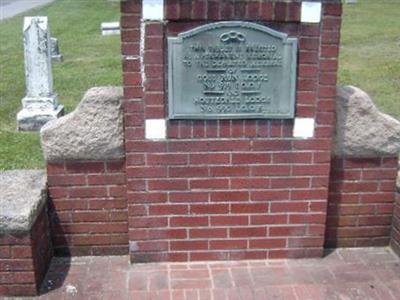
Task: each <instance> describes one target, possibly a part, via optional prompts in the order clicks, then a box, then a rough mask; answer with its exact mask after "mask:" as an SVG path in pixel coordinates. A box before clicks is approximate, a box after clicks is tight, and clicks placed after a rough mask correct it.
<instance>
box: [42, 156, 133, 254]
mask: <svg viewBox="0 0 400 300" xmlns="http://www.w3.org/2000/svg"><path fill="white" fill-rule="evenodd" d="M47 175H48V186H49V195H50V200H51V201H50V223H51V229H52V238H53V244H54V250H55V253H56V255H111V254H126V253H128V235H127V232H128V219H127V204H126V184H125V182H126V178H125V166H124V162H119V161H116V162H67V163H59V164H54V163H49V164H48V165H47Z"/></svg>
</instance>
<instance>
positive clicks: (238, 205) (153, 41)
mask: <svg viewBox="0 0 400 300" xmlns="http://www.w3.org/2000/svg"><path fill="white" fill-rule="evenodd" d="M140 3H141V1H124V2H122V5H121V9H122V17H121V24H122V53H123V55H124V60H123V71H124V94H125V103H124V109H125V139H126V159H127V166H126V167H127V190H128V193H127V196H128V212H129V240H130V249H131V258H132V261H134V262H136V261H168V260H169V261H171V260H177V261H187V260H208V259H246V258H267V257H268V258H275V257H304V256H319V255H321V254H322V247H323V243H324V232H325V219H326V207H327V195H328V190H327V187H328V181H329V170H330V149H331V142H332V132H333V126H334V108H335V102H334V99H335V94H336V71H337V55H338V43H339V29H340V15H341V5H340V3H330V4H327V3H325V4H323V20H322V22H321V23H320V24H308V25H305V24H301V23H299V7H300V5H299V3H297V2H293V3H283V2H276V3H275V2H271V1H268V2H267V1H236V2H234V3H233V2H232V1H166V19H167V22H162V23H161V22H147V23H146V24H145V47H144V70H145V78H146V80H145V82H142V74H141V61H140V45H139V41H140V39H139V37H140V18H141V16H140V12H141V4H140ZM226 19H241V20H246V19H247V20H257V21H260V22H261V23H263V24H265V25H268V26H270V27H272V28H274V29H277V30H280V31H283V32H286V33H288V34H289V36H291V37H297V38H298V39H299V46H300V49H299V65H298V80H297V101H296V102H297V107H296V116H297V117H312V118H315V120H316V124H317V125H316V134H315V138H313V139H309V140H296V139H293V138H292V129H293V121H292V120H285V121H283V120H276V121H271V120H234V121H231V120H223V121H190V120H189V121H176V120H171V121H168V125H167V127H168V128H167V131H168V138H167V140H165V141H158V142H154V141H148V140H145V139H144V131H145V128H144V121H145V119H150V118H165V117H166V116H167V112H166V100H165V99H166V94H165V82H166V77H165V71H166V69H167V66H166V65H165V64H166V55H167V51H166V47H165V43H166V38H167V37H168V36H174V35H176V34H177V33H179V32H182V31H184V30H187V29H190V28H193V27H195V26H198V25H200V24H204V23H207V22H210V21H218V20H226Z"/></svg>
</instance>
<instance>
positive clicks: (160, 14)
mask: <svg viewBox="0 0 400 300" xmlns="http://www.w3.org/2000/svg"><path fill="white" fill-rule="evenodd" d="M142 15H143V19H144V20H164V0H143V12H142Z"/></svg>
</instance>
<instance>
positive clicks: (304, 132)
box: [293, 118, 315, 139]
mask: <svg viewBox="0 0 400 300" xmlns="http://www.w3.org/2000/svg"><path fill="white" fill-rule="evenodd" d="M314 128H315V120H314V119H313V118H296V119H294V128H293V137H294V138H300V139H309V138H312V137H314Z"/></svg>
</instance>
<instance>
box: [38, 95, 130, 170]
mask: <svg viewBox="0 0 400 300" xmlns="http://www.w3.org/2000/svg"><path fill="white" fill-rule="evenodd" d="M121 99H122V88H117V87H95V88H91V89H90V90H89V91H87V92H86V94H85V96H84V97H83V99H82V101H81V102H80V103H79V105H78V107H77V108H76V109H75V111H74V112H72V113H70V114H68V115H66V116H64V117H62V118H60V119H58V120H53V121H50V122H49V123H47V124H46V125H45V126H43V127H42V129H41V142H42V149H43V152H44V157H45V159H46V160H47V161H49V162H56V161H63V160H117V159H122V158H123V157H124V149H123V128H122V124H123V121H122V120H123V116H122V111H121Z"/></svg>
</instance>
